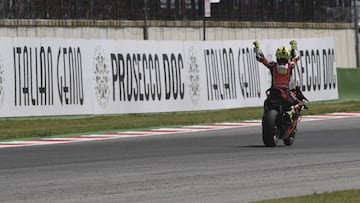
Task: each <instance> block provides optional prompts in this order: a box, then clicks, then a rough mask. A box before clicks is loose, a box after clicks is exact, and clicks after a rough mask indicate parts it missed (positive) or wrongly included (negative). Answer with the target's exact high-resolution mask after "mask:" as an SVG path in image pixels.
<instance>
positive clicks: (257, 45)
mask: <svg viewBox="0 0 360 203" xmlns="http://www.w3.org/2000/svg"><path fill="white" fill-rule="evenodd" d="M253 44H254V46H255V48H256V49H259V48H260V42H259V41H255V42H253Z"/></svg>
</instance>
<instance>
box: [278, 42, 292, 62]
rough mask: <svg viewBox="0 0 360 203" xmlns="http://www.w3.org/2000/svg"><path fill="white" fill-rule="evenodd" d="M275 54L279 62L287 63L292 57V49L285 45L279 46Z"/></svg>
mask: <svg viewBox="0 0 360 203" xmlns="http://www.w3.org/2000/svg"><path fill="white" fill-rule="evenodd" d="M275 55H276V61H277V62H278V64H287V63H288V61H289V59H290V51H289V50H288V49H287V48H286V47H285V46H281V47H279V48H278V49H277V50H276V53H275Z"/></svg>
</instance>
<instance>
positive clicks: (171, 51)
mask: <svg viewBox="0 0 360 203" xmlns="http://www.w3.org/2000/svg"><path fill="white" fill-rule="evenodd" d="M289 41H290V40H288V39H283V40H265V41H261V44H262V49H263V52H264V54H265V56H267V57H269V58H274V57H273V55H274V53H275V50H276V48H277V47H279V46H280V45H287V44H288V43H289ZM297 41H298V48H299V53H300V55H301V59H300V61H299V62H298V67H297V68H296V70H294V74H293V81H294V83H295V84H296V85H299V86H301V88H302V90H303V91H304V94H305V95H306V96H307V97H308V98H309V100H311V101H320V100H332V99H337V98H338V91H337V76H336V62H335V44H334V40H333V39H332V38H307V39H297ZM0 43H1V48H0V117H18V116H43V115H84V114H124V113H146V112H173V111H197V110H212V109H226V108H239V107H249V106H261V105H262V104H263V101H264V99H265V90H266V89H267V88H269V87H270V81H271V76H270V72H269V71H268V70H267V68H266V67H265V66H264V65H262V64H261V63H259V62H257V61H256V60H255V54H254V50H253V44H252V43H253V41H251V40H244V41H205V42H204V41H123V40H121V41H120V40H117V41H116V40H95V39H94V40H91V39H86V40H85V39H63V38H0Z"/></svg>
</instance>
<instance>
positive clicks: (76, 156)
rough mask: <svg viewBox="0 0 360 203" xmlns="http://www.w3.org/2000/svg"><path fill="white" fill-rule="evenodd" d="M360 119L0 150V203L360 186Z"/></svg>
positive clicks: (231, 195) (271, 193) (281, 193)
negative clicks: (271, 137)
mask: <svg viewBox="0 0 360 203" xmlns="http://www.w3.org/2000/svg"><path fill="white" fill-rule="evenodd" d="M359 132H360V117H353V118H342V119H331V120H324V121H311V122H309V121H307V122H302V123H300V125H299V131H298V134H297V138H296V141H295V144H294V146H291V147H285V146H283V145H282V144H281V145H280V146H279V147H275V148H266V147H263V144H262V140H261V127H260V126H256V127H246V128H232V129H226V130H217V131H205V132H195V133H186V134H169V135H157V136H151V137H137V138H125V139H111V140H102V141H93V142H79V143H67V144H56V145H42V146H28V147H16V148H2V149H0V202H36V203H38V202H46V203H48V202H87V203H88V202H97V203H98V202H249V201H251V200H259V199H269V198H277V197H285V196H297V195H303V194H312V193H315V192H316V193H319V192H323V191H333V190H340V189H351V188H357V189H360V133H359Z"/></svg>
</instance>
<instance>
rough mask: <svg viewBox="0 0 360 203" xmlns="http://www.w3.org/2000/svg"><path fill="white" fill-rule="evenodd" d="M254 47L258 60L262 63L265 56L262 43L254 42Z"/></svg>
mask: <svg viewBox="0 0 360 203" xmlns="http://www.w3.org/2000/svg"><path fill="white" fill-rule="evenodd" d="M253 44H254V46H255V53H256V56H255V57H256V60H257V61H260V62H261V60H262V59H263V58H264V54H263V52H262V50H261V49H260V42H258V41H255V42H253Z"/></svg>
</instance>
